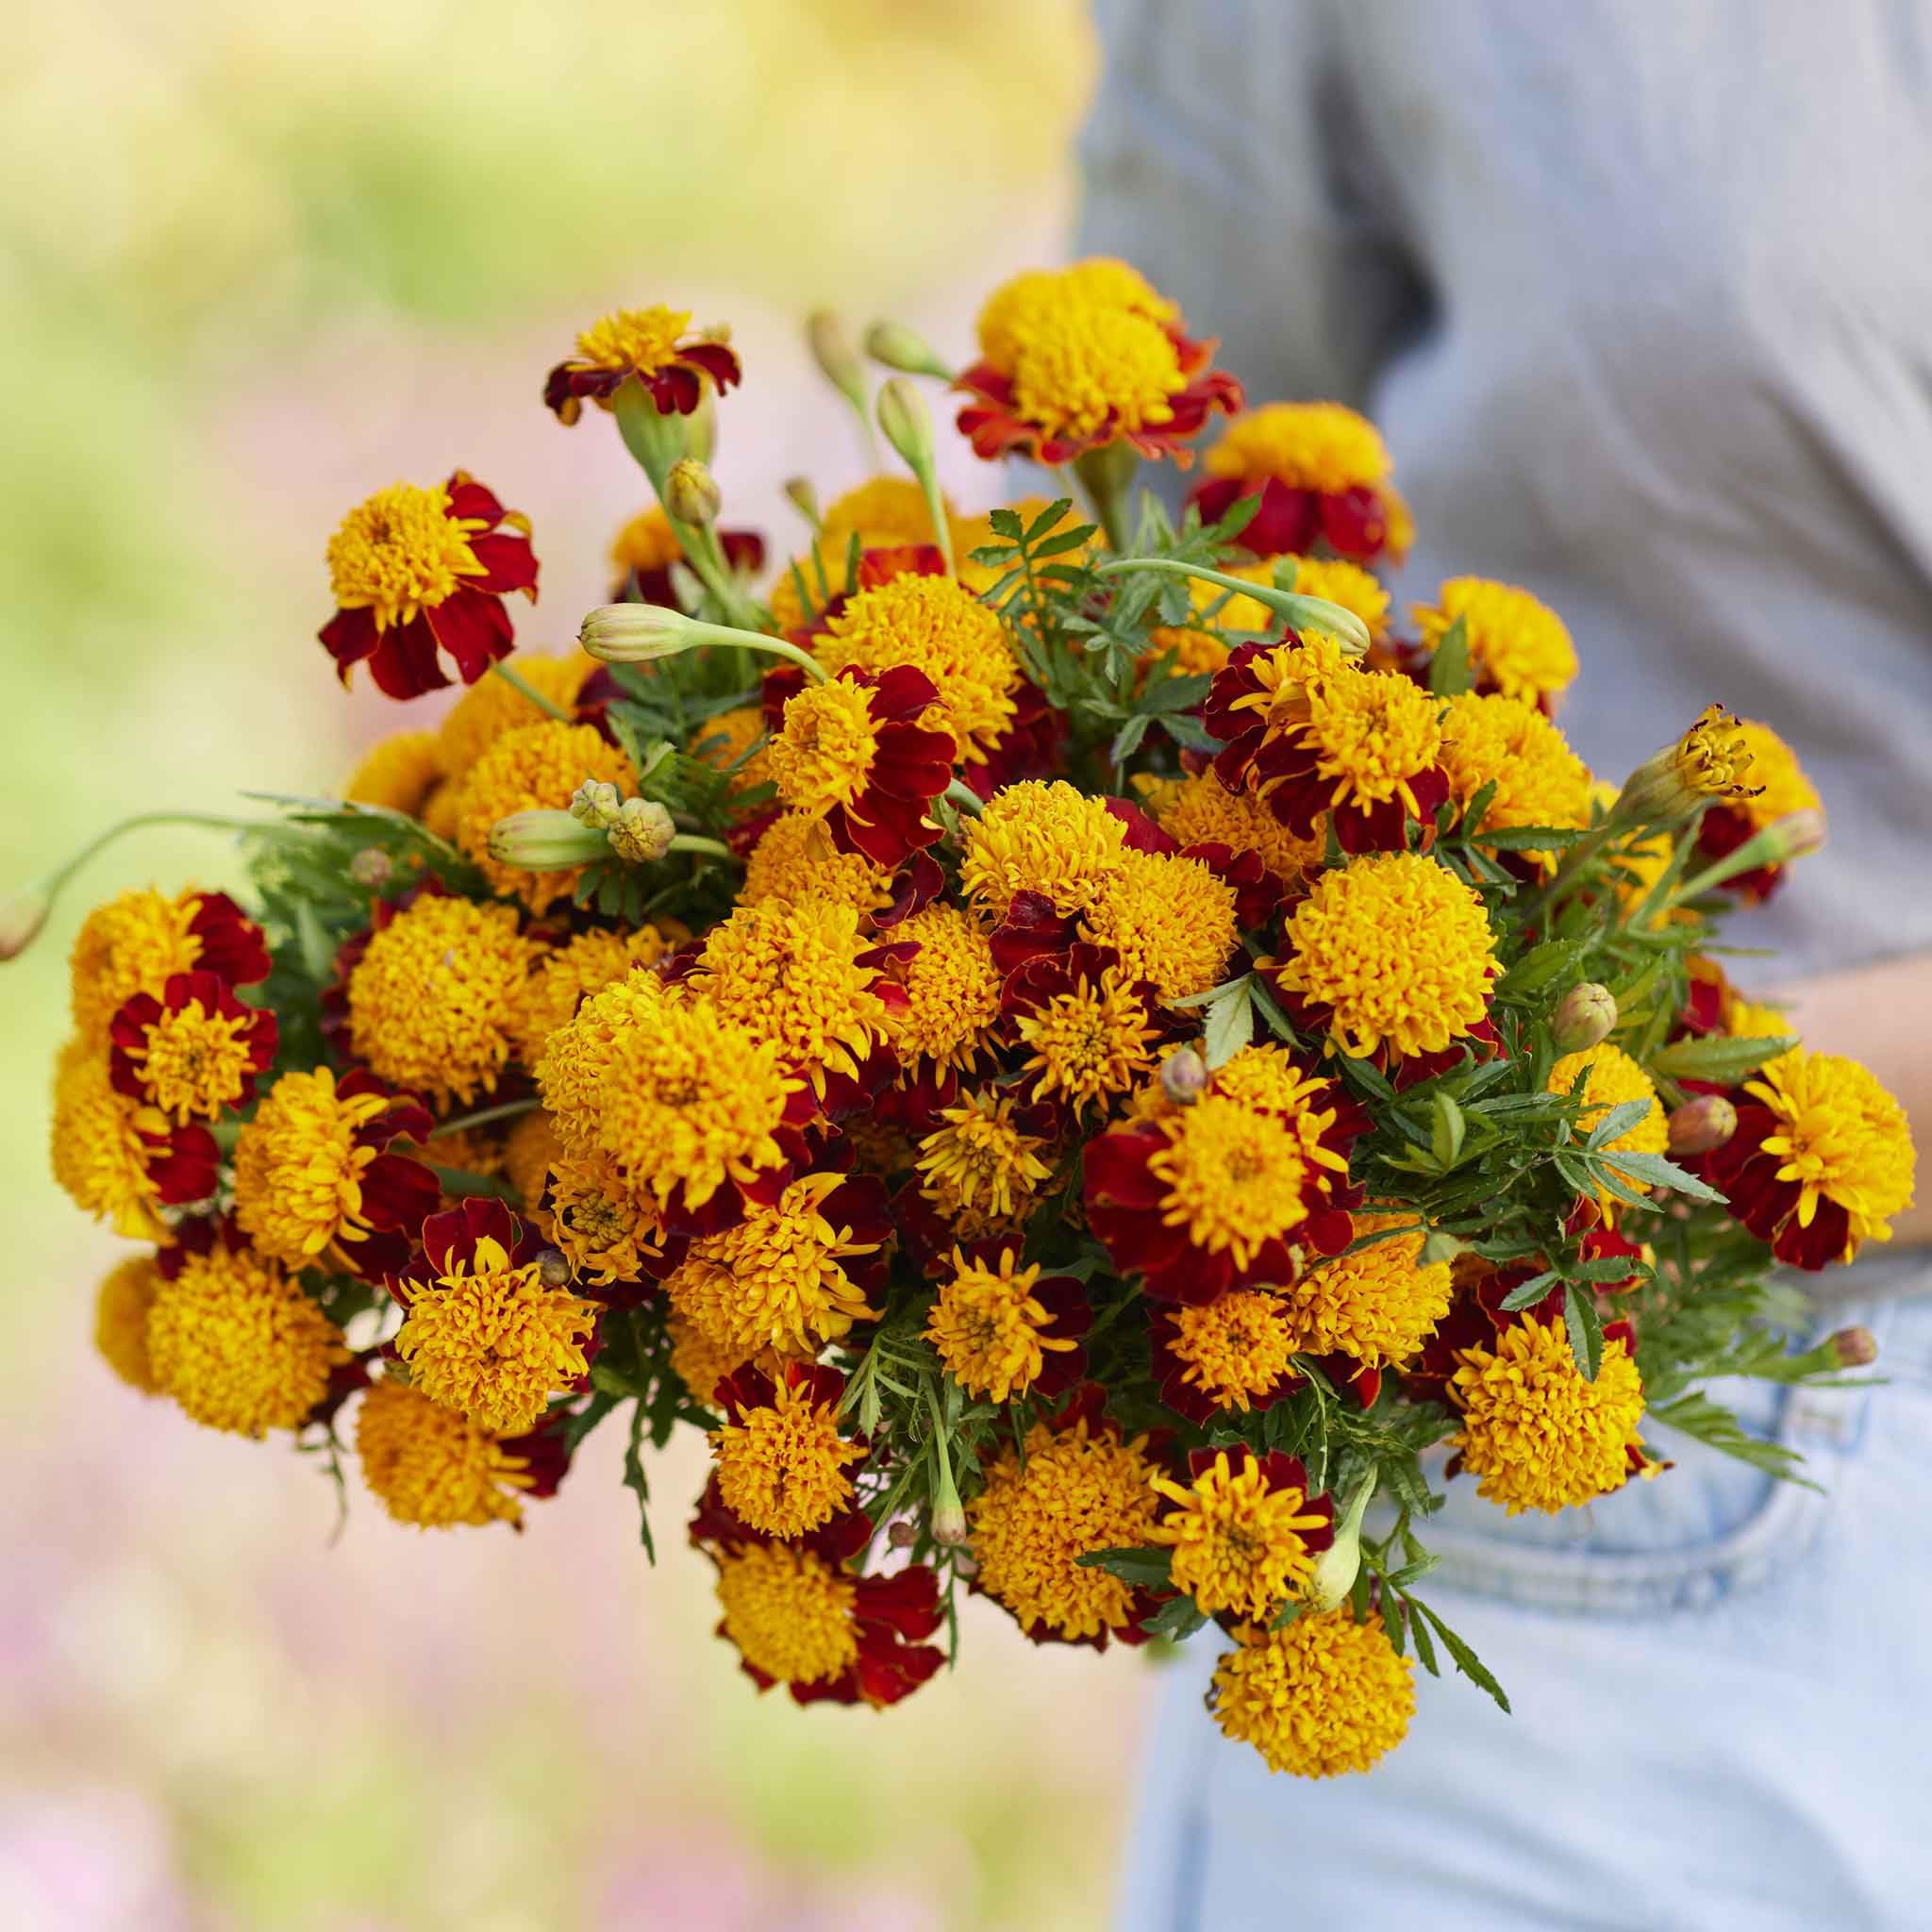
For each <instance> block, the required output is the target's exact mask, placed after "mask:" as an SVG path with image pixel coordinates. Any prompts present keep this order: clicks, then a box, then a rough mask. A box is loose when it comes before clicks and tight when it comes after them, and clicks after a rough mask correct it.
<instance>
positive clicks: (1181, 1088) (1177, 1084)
mask: <svg viewBox="0 0 1932 1932" xmlns="http://www.w3.org/2000/svg"><path fill="white" fill-rule="evenodd" d="M1208 1078H1209V1075H1208V1062H1207V1061H1206V1060H1205V1059H1203V1058H1201V1056H1200V1054H1199V1053H1198V1052H1197V1051H1196V1050H1195V1049H1194V1048H1193V1047H1191V1046H1184V1047H1182V1048H1181V1049H1180V1051H1179V1052H1178V1053H1174V1054H1170V1055H1169V1056H1168V1058H1167V1059H1166V1060H1165V1061H1164V1062H1163V1063H1162V1065H1161V1069H1160V1091H1162V1092H1163V1093H1164V1094H1166V1095H1167V1097H1168V1098H1169V1099H1170V1100H1171V1101H1173V1102H1174V1105H1175V1106H1176V1107H1191V1106H1192V1105H1193V1104H1194V1102H1195V1101H1197V1100H1198V1099H1200V1097H1201V1095H1202V1094H1203V1093H1205V1092H1206V1091H1208Z"/></svg>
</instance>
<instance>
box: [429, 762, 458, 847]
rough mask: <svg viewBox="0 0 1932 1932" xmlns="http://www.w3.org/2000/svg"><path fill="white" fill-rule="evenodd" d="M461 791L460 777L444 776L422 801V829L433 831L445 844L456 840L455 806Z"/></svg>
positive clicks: (450, 843)
mask: <svg viewBox="0 0 1932 1932" xmlns="http://www.w3.org/2000/svg"><path fill="white" fill-rule="evenodd" d="M462 792H463V788H462V781H461V780H460V779H457V778H445V779H444V780H443V781H442V782H441V784H440V785H439V786H438V787H437V788H436V790H435V791H432V792H431V793H430V794H429V796H428V797H427V798H425V800H424V801H423V829H424V830H425V832H432V833H434V834H435V835H436V837H437V838H439V839H441V841H443V843H444V844H445V845H454V844H455V843H456V841H457V806H458V802H459V801H460V800H461V798H462Z"/></svg>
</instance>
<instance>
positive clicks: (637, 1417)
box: [624, 1402, 658, 1563]
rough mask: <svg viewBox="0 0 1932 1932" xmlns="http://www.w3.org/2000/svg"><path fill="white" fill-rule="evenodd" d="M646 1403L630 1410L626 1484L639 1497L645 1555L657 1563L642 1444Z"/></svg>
mask: <svg viewBox="0 0 1932 1932" xmlns="http://www.w3.org/2000/svg"><path fill="white" fill-rule="evenodd" d="M645 1421H646V1417H645V1414H644V1405H643V1404H642V1403H641V1402H638V1403H635V1404H633V1405H632V1407H631V1412H630V1441H629V1442H628V1444H627V1445H626V1446H625V1452H624V1486H625V1489H627V1490H629V1491H633V1492H634V1493H635V1494H636V1496H637V1499H638V1540H639V1541H641V1543H642V1544H643V1546H644V1555H645V1556H646V1557H649V1558H650V1560H651V1561H652V1562H653V1563H655V1562H657V1560H658V1546H657V1544H656V1543H655V1542H653V1541H651V1483H650V1478H649V1477H648V1476H646V1475H645V1474H644V1458H643V1453H642V1449H641V1444H642V1442H643V1439H644V1423H645Z"/></svg>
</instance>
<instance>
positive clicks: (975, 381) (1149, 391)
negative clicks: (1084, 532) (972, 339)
mask: <svg viewBox="0 0 1932 1932" xmlns="http://www.w3.org/2000/svg"><path fill="white" fill-rule="evenodd" d="M1214 347H1215V345H1214V344H1213V343H1212V342H1197V341H1191V340H1190V339H1189V337H1188V336H1186V335H1185V334H1184V333H1183V332H1182V326H1181V319H1180V315H1179V312H1178V311H1177V310H1176V309H1175V308H1174V304H1173V303H1171V302H1168V301H1166V300H1165V299H1164V298H1162V297H1161V296H1159V295H1158V294H1157V293H1156V292H1155V291H1153V290H1152V289H1150V288H1149V287H1148V286H1147V284H1146V283H1145V282H1144V281H1143V280H1141V277H1140V276H1139V275H1136V274H1135V273H1134V272H1133V271H1132V270H1131V269H1129V268H1127V267H1126V265H1125V264H1124V263H1117V262H1106V261H1089V262H1080V263H1076V264H1075V265H1074V267H1072V268H1070V269H1062V270H1058V271H1055V270H1034V271H1032V272H1030V273H1028V274H1026V275H1019V276H1016V277H1015V278H1014V279H1013V280H1011V281H1009V282H1008V283H1006V284H1005V285H1004V286H1003V287H1002V288H1000V289H998V290H996V291H994V292H993V294H992V296H991V299H990V300H989V301H988V302H987V304H986V307H985V308H984V309H982V311H981V312H980V317H979V352H980V353H979V359H978V360H977V361H976V362H974V364H973V365H972V367H970V368H969V369H967V370H965V371H964V372H962V373H961V375H960V376H959V378H958V382H957V383H956V384H955V385H954V386H955V387H956V388H957V389H959V390H961V391H964V392H965V394H966V395H967V396H968V397H969V398H970V400H969V401H968V403H967V404H966V406H965V407H964V408H962V409H961V410H960V411H959V432H960V434H961V435H962V436H964V437H965V438H966V439H967V440H968V441H970V442H971V443H972V445H973V451H974V455H975V456H979V457H984V458H988V459H989V460H996V459H997V458H1001V457H1006V456H1014V455H1021V456H1028V457H1031V458H1034V460H1036V461H1038V462H1041V463H1045V464H1048V465H1052V464H1056V463H1065V462H1071V461H1072V460H1073V459H1074V458H1076V457H1079V456H1082V455H1084V454H1085V453H1086V452H1087V451H1089V450H1094V449H1102V448H1105V447H1106V446H1107V445H1108V444H1110V443H1113V442H1117V441H1124V442H1126V443H1127V444H1128V445H1129V446H1130V447H1131V448H1133V449H1134V450H1135V451H1136V452H1137V453H1138V454H1140V455H1141V456H1143V457H1152V458H1159V457H1165V456H1171V457H1173V458H1174V459H1175V461H1176V462H1178V463H1179V464H1180V465H1181V466H1182V467H1183V468H1185V467H1186V466H1187V465H1188V464H1189V463H1191V461H1192V460H1193V453H1192V452H1191V450H1189V449H1187V448H1186V447H1185V445H1186V444H1187V442H1188V441H1191V439H1192V438H1193V437H1195V436H1197V435H1198V434H1199V433H1200V431H1201V428H1202V426H1203V425H1205V424H1206V423H1207V421H1208V417H1209V416H1210V415H1211V414H1212V413H1213V412H1214V411H1215V410H1217V409H1218V410H1220V411H1221V412H1222V413H1223V414H1224V415H1231V414H1232V413H1233V412H1234V411H1235V410H1236V409H1238V408H1241V384H1240V383H1238V382H1237V381H1236V380H1235V379H1234V377H1233V376H1231V375H1226V374H1224V373H1223V372H1222V371H1219V370H1216V369H1213V368H1212V367H1211V366H1210V365H1211V364H1212V362H1213V359H1214Z"/></svg>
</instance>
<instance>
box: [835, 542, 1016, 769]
mask: <svg viewBox="0 0 1932 1932" xmlns="http://www.w3.org/2000/svg"><path fill="white" fill-rule="evenodd" d="M816 644H817V651H818V658H819V661H820V663H822V664H823V665H824V667H825V669H826V670H827V671H830V672H832V673H834V674H835V675H836V674H837V673H839V672H841V671H843V670H844V669H845V667H846V666H847V665H848V664H849V665H851V666H853V667H854V668H855V669H856V670H859V671H872V672H878V673H884V672H887V671H890V670H891V668H892V667H893V666H894V665H895V664H909V665H911V666H912V668H913V669H914V670H915V671H923V672H924V673H925V675H926V676H928V677H929V678H931V679H932V681H933V686H934V688H935V689H936V690H937V691H938V692H939V694H940V698H939V704H938V706H937V707H936V711H937V713H938V715H937V716H936V717H934V718H932V719H931V721H930V722H931V723H932V724H935V725H936V726H938V727H939V728H941V729H943V730H946V731H950V732H951V733H952V734H953V736H954V737H955V738H956V739H957V740H958V745H959V757H960V758H961V759H962V760H963V761H964V762H965V763H967V764H970V765H977V764H983V763H985V761H986V757H987V754H988V752H989V751H990V750H991V748H992V746H993V745H994V744H996V743H997V742H998V741H999V740H1000V738H1001V737H1002V736H1003V735H1004V734H1005V732H1006V730H1007V727H1008V725H1009V724H1011V723H1012V722H1013V715H1014V705H1013V693H1014V691H1017V690H1018V689H1019V685H1020V660H1019V659H1018V658H1016V657H1015V656H1014V655H1013V646H1012V643H1011V641H1010V640H1009V639H1008V636H1007V632H1006V626H1005V625H1002V624H1001V623H1000V621H999V619H998V617H997V616H995V615H994V613H993V612H992V611H991V610H989V609H988V608H986V606H985V605H984V604H982V603H981V602H980V601H979V600H978V598H976V597H975V596H974V594H973V592H972V591H969V590H967V589H966V588H965V586H964V585H962V584H959V583H957V582H955V581H954V580H953V579H952V578H951V577H940V576H919V575H902V576H896V577H891V578H890V579H888V581H887V582H885V583H883V584H879V585H876V586H875V587H874V588H873V589H871V590H868V591H858V592H857V593H856V594H855V595H854V596H852V597H851V598H849V599H848V600H847V602H846V605H845V608H843V609H842V610H841V611H840V612H839V613H838V615H837V616H835V617H831V618H828V619H827V620H826V623H825V628H824V632H823V634H822V635H821V636H820V637H819V638H818V639H817V641H816Z"/></svg>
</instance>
